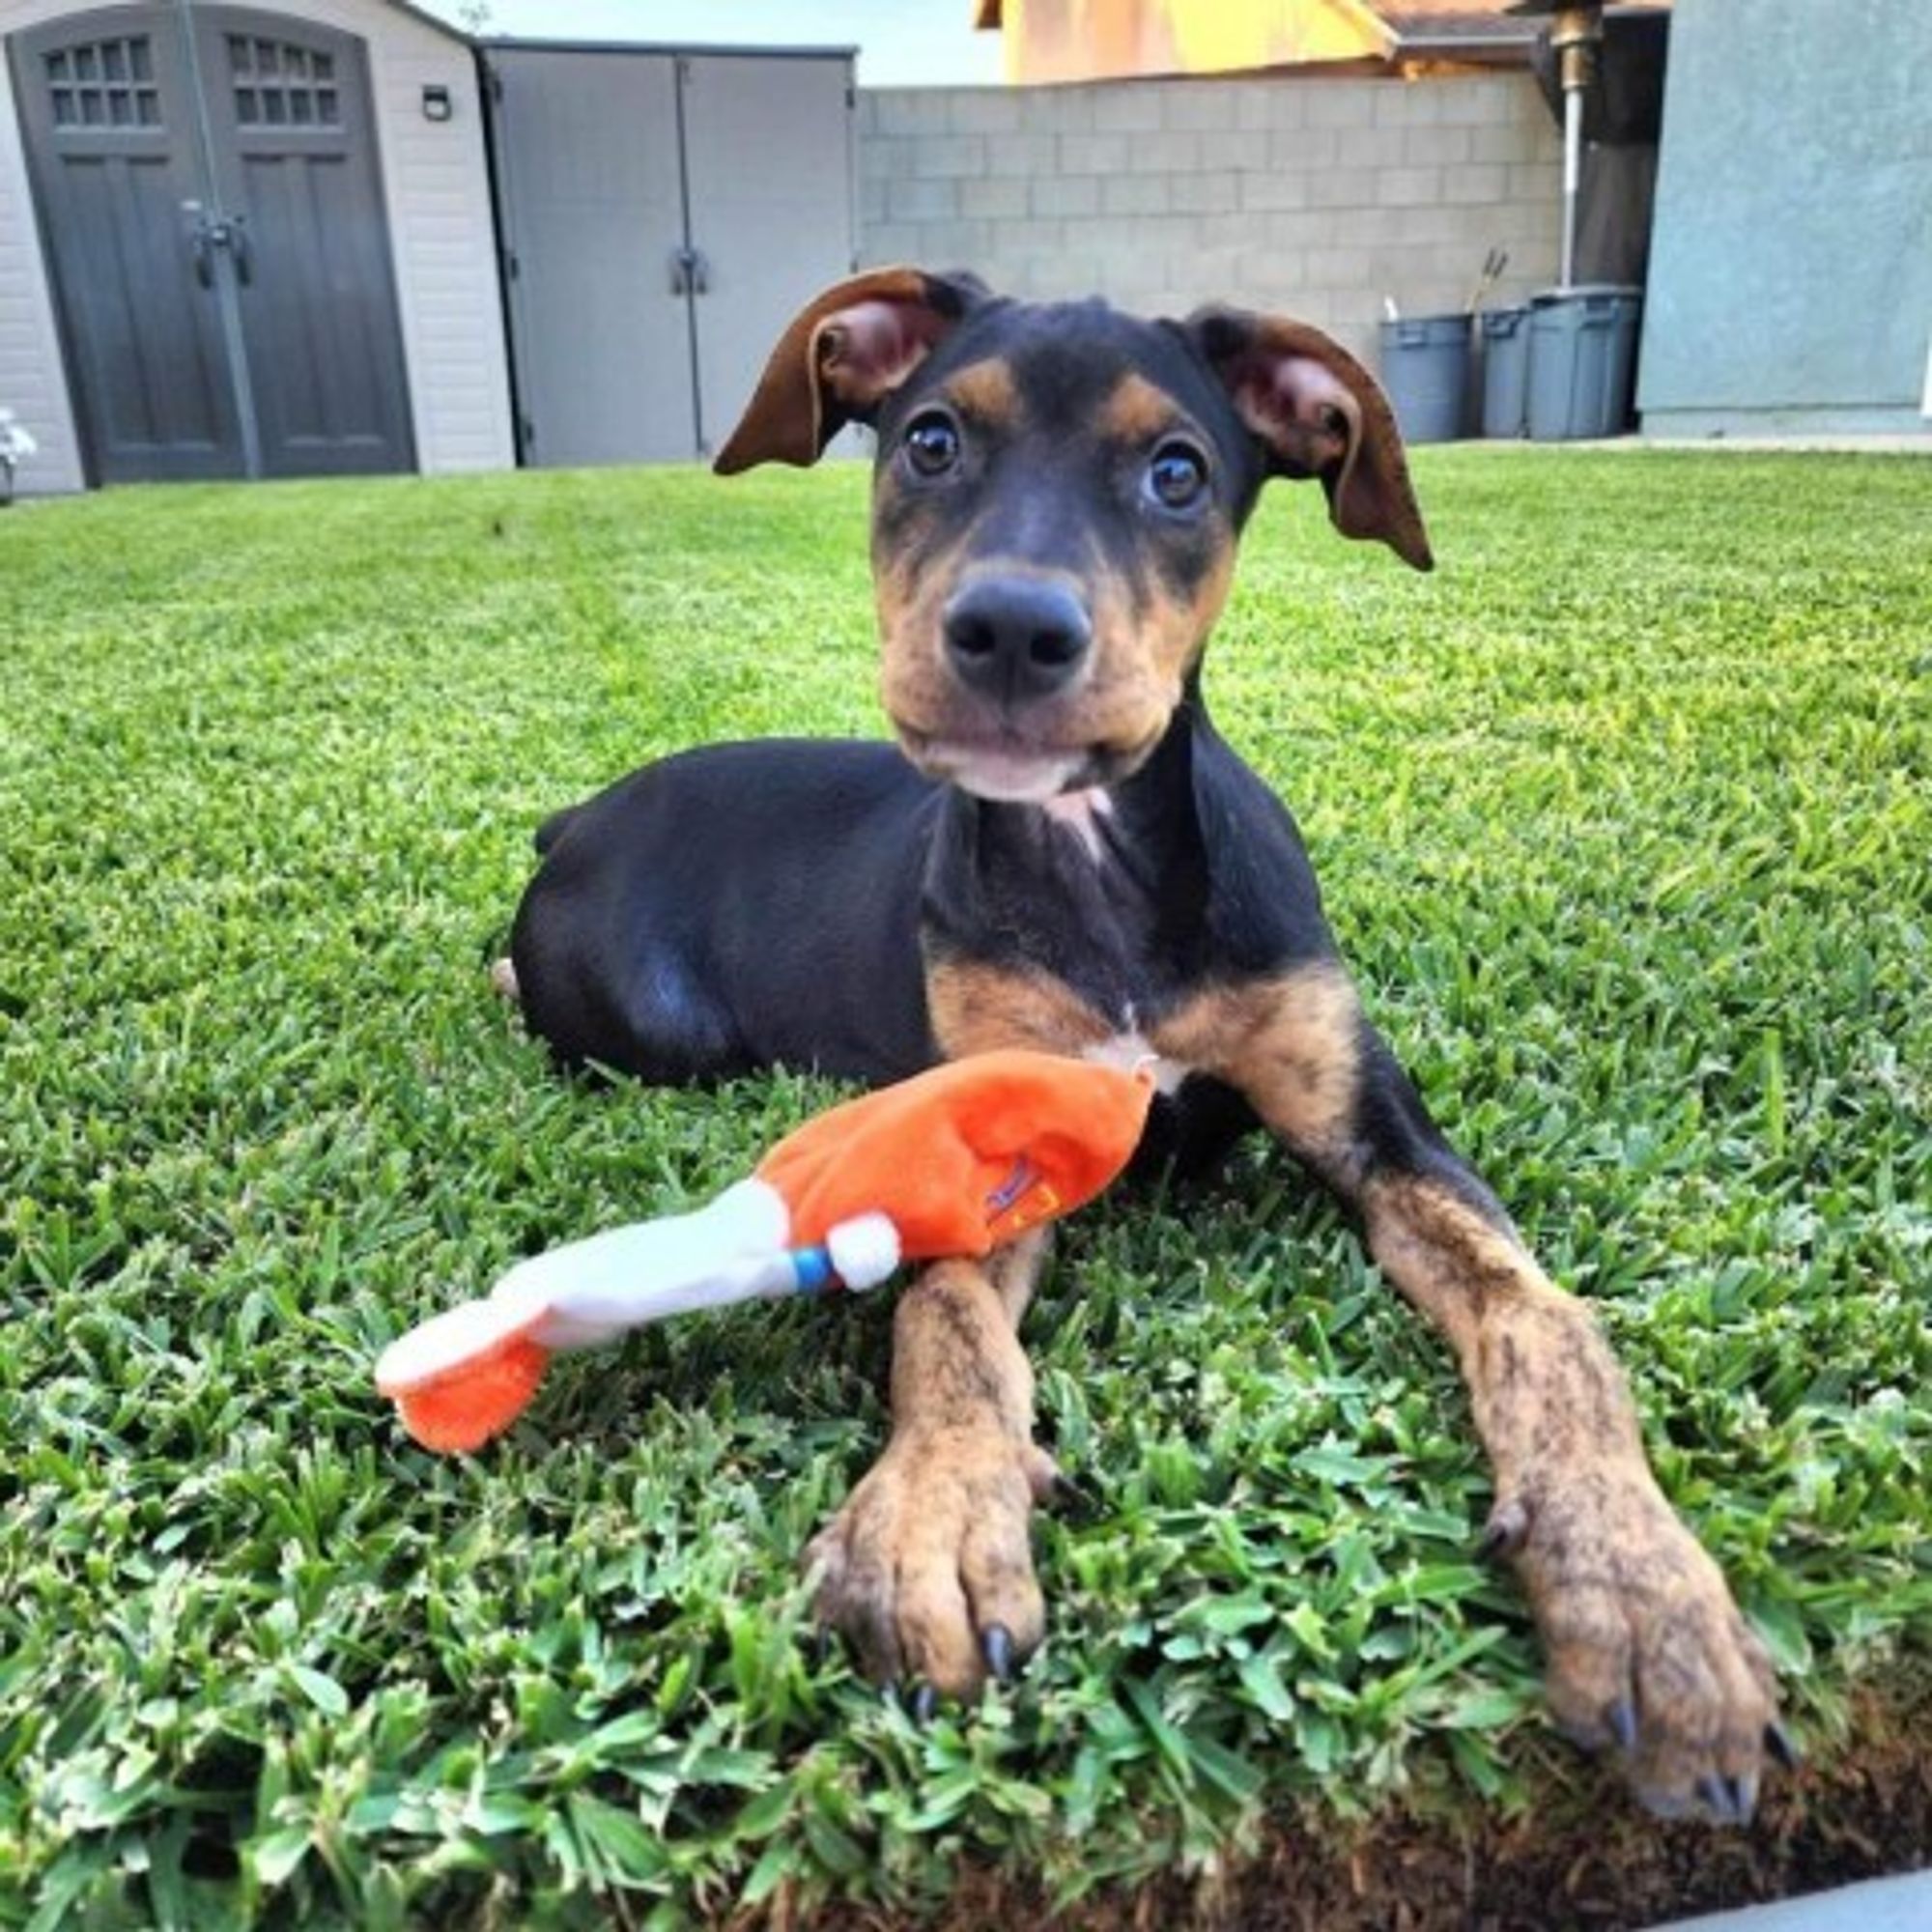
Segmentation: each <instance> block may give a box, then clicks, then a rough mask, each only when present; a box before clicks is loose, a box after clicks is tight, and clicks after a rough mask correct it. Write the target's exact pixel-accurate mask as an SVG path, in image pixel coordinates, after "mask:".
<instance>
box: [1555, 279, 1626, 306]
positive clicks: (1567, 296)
mask: <svg viewBox="0 0 1932 1932" xmlns="http://www.w3.org/2000/svg"><path fill="white" fill-rule="evenodd" d="M1605 296H1623V297H1625V298H1627V299H1629V300H1632V301H1637V300H1641V299H1642V297H1643V284H1642V283H1641V282H1578V283H1577V284H1576V285H1575V286H1574V287H1572V288H1567V289H1538V290H1537V292H1536V293H1535V294H1534V295H1533V296H1531V297H1530V300H1531V302H1532V303H1534V304H1535V305H1536V306H1538V307H1539V308H1540V307H1541V306H1543V304H1544V303H1546V302H1559V301H1582V300H1584V299H1593V300H1599V301H1601V300H1602V299H1603V298H1604V297H1605Z"/></svg>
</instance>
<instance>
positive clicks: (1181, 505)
mask: <svg viewBox="0 0 1932 1932" xmlns="http://www.w3.org/2000/svg"><path fill="white" fill-rule="evenodd" d="M1147 487H1148V493H1149V495H1150V496H1151V497H1153V499H1154V501H1155V502H1156V503H1158V504H1159V505H1160V506H1161V508H1162V509H1164V510H1185V509H1190V508H1192V506H1193V505H1194V504H1195V503H1196V502H1197V501H1198V500H1199V499H1200V497H1201V493H1202V492H1203V491H1204V490H1206V489H1207V487H1208V459H1207V458H1206V457H1204V456H1203V455H1202V454H1201V452H1200V451H1199V450H1198V449H1196V448H1194V447H1193V446H1192V445H1191V444H1189V443H1185V442H1164V443H1162V444H1161V446H1160V447H1159V448H1158V449H1157V450H1155V451H1154V453H1153V461H1152V462H1151V463H1150V464H1149V465H1148V471H1147Z"/></svg>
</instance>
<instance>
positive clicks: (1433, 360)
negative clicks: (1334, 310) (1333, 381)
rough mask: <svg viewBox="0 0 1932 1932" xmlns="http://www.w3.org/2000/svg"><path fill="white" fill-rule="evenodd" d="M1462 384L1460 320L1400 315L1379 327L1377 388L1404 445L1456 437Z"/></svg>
mask: <svg viewBox="0 0 1932 1932" xmlns="http://www.w3.org/2000/svg"><path fill="white" fill-rule="evenodd" d="M1468 382H1469V318H1468V317H1467V316H1466V315H1412V316H1411V315H1406V316H1404V317H1403V318H1402V319H1401V320H1400V321H1399V322H1385V323H1383V324H1382V387H1383V388H1384V389H1385V390H1387V391H1388V399H1389V401H1390V402H1391V403H1392V404H1394V406H1395V419H1396V426H1397V427H1398V428H1399V429H1400V430H1401V431H1402V436H1403V440H1404V441H1405V442H1452V441H1454V440H1455V439H1456V438H1457V437H1459V436H1461V435H1462V434H1463V412H1464V409H1465V407H1466V405H1465V402H1464V398H1465V397H1466V396H1467V394H1468Z"/></svg>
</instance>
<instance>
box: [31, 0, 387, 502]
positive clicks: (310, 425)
mask: <svg viewBox="0 0 1932 1932" xmlns="http://www.w3.org/2000/svg"><path fill="white" fill-rule="evenodd" d="M10 51H11V65H12V68H13V75H14V91H15V94H16V97H17V99H18V101H19V105H20V113H21V122H22V126H23V128H24V129H25V132H26V138H27V149H28V158H29V163H30V166H31V169H32V173H33V178H34V186H35V196H36V200H37V203H38V205H39V209H40V214H41V227H42V233H43V236H44V238H45V241H46V245H47V250H48V255H49V261H50V266H51V269H52V271H53V280H54V287H55V292H56V296H57V298H58V301H59V305H60V311H61V320H62V327H63V334H64V337H65V342H66V348H67V355H68V364H69V371H70V379H71V382H72V384H73V388H74V401H75V405H76V412H77V414H78V416H79V418H80V422H81V426H82V435H83V440H84V442H85V445H86V450H87V456H88V462H89V469H90V472H91V473H92V475H93V476H94V478H95V479H96V480H97V481H99V482H108V483H114V482H136V481H150V480H156V479H170V478H186V477H208V476H246V475H274V476H288V475H299V474H318V473H329V472H335V471H342V470H381V469H409V468H411V467H412V464H413V450H412V441H411V435H410V423H409V399H408V391H407V386H406V383H405V378H404V373H403V359H402V343H401V334H400V330H399V327H398V325H397V318H396V306H395V294H394V289H393V285H392V283H391V280H390V275H389V250H388V237H387V228H386V224H385V221H384V212H383V203H382V194H381V187H380V182H379V179H378V175H377V168H376V152H375V132H374V125H373V121H372V119H371V115H370V108H369V84H368V74H367V70H366V65H365V63H364V60H363V54H362V48H361V43H359V42H358V41H356V40H355V39H354V38H352V37H351V36H349V35H346V34H340V33H337V32H335V31H333V30H332V29H328V28H324V27H319V26H314V25H311V24H309V23H307V22H303V21H297V20H293V19H291V18H288V17H286V16H283V15H273V14H252V13H245V12H241V11H239V10H235V9H230V8H220V7H187V8H182V7H170V6H147V7H115V8H107V9H100V10H97V11H94V12H91V13H85V14H71V15H69V16H67V17H66V18H64V19H60V20H56V21H52V22H49V23H47V24H45V25H43V26H41V27H38V28H36V29H34V30H32V31H30V32H26V33H21V34H18V35H15V36H14V37H13V39H12V41H11V43H10Z"/></svg>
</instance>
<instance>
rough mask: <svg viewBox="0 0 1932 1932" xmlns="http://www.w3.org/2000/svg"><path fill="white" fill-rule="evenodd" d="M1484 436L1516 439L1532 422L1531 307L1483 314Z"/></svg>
mask: <svg viewBox="0 0 1932 1932" xmlns="http://www.w3.org/2000/svg"><path fill="white" fill-rule="evenodd" d="M1482 331H1483V434H1484V435H1485V436H1503V437H1517V436H1520V435H1521V434H1522V433H1523V430H1524V429H1525V427H1526V426H1527V424H1528V420H1529V305H1528V303H1526V302H1524V303H1521V304H1520V305H1519V306H1517V307H1515V308H1492V309H1487V310H1485V311H1484V313H1483V316H1482Z"/></svg>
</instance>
